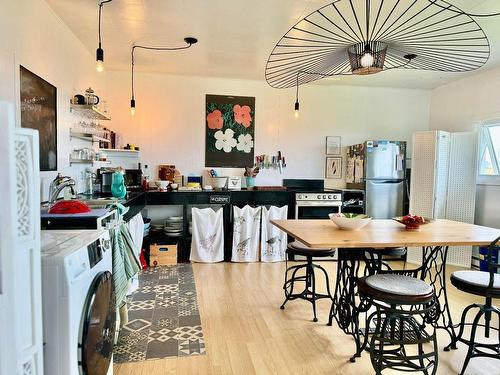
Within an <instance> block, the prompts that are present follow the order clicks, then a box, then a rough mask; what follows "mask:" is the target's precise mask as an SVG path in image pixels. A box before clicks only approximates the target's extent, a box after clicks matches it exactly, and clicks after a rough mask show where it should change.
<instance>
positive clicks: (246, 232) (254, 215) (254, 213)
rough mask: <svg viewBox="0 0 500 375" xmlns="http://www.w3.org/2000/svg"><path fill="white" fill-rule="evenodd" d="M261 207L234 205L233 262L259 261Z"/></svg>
mask: <svg viewBox="0 0 500 375" xmlns="http://www.w3.org/2000/svg"><path fill="white" fill-rule="evenodd" d="M260 213H261V207H255V208H253V207H250V206H248V205H247V206H245V207H243V208H239V207H236V206H235V207H233V218H234V219H233V222H234V226H233V251H232V257H231V261H232V262H258V260H259V229H260Z"/></svg>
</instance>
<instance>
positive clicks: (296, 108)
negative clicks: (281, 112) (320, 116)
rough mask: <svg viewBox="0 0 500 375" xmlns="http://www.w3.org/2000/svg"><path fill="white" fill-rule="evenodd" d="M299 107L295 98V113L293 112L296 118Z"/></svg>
mask: <svg viewBox="0 0 500 375" xmlns="http://www.w3.org/2000/svg"><path fill="white" fill-rule="evenodd" d="M299 107H300V105H299V101H298V100H297V101H296V102H295V113H294V116H295V118H298V117H299Z"/></svg>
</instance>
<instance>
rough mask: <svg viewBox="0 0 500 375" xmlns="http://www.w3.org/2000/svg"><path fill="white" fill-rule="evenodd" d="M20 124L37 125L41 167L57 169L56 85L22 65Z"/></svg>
mask: <svg viewBox="0 0 500 375" xmlns="http://www.w3.org/2000/svg"><path fill="white" fill-rule="evenodd" d="M19 77H20V85H19V87H20V96H21V127H23V128H31V129H36V130H38V132H39V139H40V170H41V171H56V170H57V108H56V104H57V89H56V87H55V86H54V85H51V84H50V83H49V82H47V81H45V80H44V79H43V78H41V77H39V76H37V75H36V74H34V73H32V72H30V71H29V70H28V69H26V68H25V67H23V66H20V72H19Z"/></svg>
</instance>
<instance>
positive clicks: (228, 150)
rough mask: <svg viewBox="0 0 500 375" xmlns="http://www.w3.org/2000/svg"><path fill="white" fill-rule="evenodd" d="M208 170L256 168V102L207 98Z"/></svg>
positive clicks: (212, 96)
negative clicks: (215, 168) (211, 168)
mask: <svg viewBox="0 0 500 375" xmlns="http://www.w3.org/2000/svg"><path fill="white" fill-rule="evenodd" d="M205 120H206V140H205V166H206V167H232V168H243V167H248V166H251V165H253V164H254V162H253V155H254V142H255V139H254V135H255V98H254V97H247V96H224V95H207V96H206V110H205Z"/></svg>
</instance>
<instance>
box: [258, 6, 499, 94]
mask: <svg viewBox="0 0 500 375" xmlns="http://www.w3.org/2000/svg"><path fill="white" fill-rule="evenodd" d="M404 3H405V4H403V2H402V1H401V2H400V1H385V0H365V1H362V0H359V1H353V0H337V1H335V2H331V3H329V4H327V5H325V6H323V7H321V8H319V9H317V10H316V11H314V12H312V13H310V14H308V15H307V16H305V17H304V18H303V19H301V20H299V21H298V22H297V23H296V24H295V25H294V26H292V27H291V28H290V30H288V32H287V33H286V34H285V35H283V37H282V38H281V39H280V40H279V41H278V42H277V43H276V46H275V47H274V49H273V51H272V52H271V54H270V56H269V58H268V60H267V64H266V71H265V77H266V81H267V83H268V84H269V85H270V86H272V87H274V88H280V89H282V88H292V87H295V86H297V84H298V85H303V84H307V83H310V82H313V81H316V80H319V79H322V78H324V77H332V76H342V75H368V74H377V73H380V72H384V71H386V70H390V69H397V68H401V67H405V68H406V69H419V70H427V71H436V72H455V73H460V72H468V71H473V70H476V69H479V68H480V67H482V66H484V64H486V62H487V61H488V59H489V57H490V43H489V41H488V37H487V36H486V34H485V32H484V31H483V30H482V28H481V26H480V25H479V24H478V23H477V22H476V20H474V19H473V18H471V17H474V16H486V15H480V14H472V13H471V14H468V13H466V12H464V11H462V10H460V9H459V8H457V7H456V6H454V5H451V4H449V3H448V2H446V1H445V0H412V1H408V2H404ZM492 15H496V14H490V15H488V16H492ZM407 56H412V58H411V59H408V58H407ZM409 60H411V63H410V62H409ZM298 72H300V73H301V74H300V75H299V77H298V78H297V73H298ZM297 81H298V83H297Z"/></svg>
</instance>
